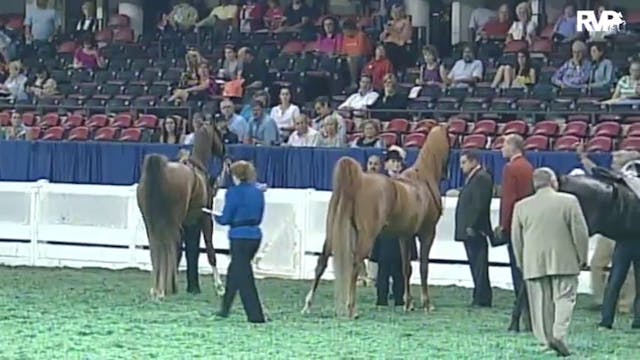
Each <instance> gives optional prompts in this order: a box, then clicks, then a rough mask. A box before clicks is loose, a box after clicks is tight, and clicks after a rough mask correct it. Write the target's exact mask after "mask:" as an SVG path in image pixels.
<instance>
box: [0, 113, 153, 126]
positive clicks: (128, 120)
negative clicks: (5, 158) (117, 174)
mask: <svg viewBox="0 0 640 360" xmlns="http://www.w3.org/2000/svg"><path fill="white" fill-rule="evenodd" d="M22 122H23V124H24V125H25V126H29V127H38V128H49V127H62V128H63V129H71V128H76V127H87V128H90V129H93V128H102V127H114V128H119V129H125V128H144V129H157V128H158V126H159V120H158V117H157V116H156V115H153V114H141V115H139V116H138V117H137V119H134V117H133V116H132V115H131V114H117V115H116V116H114V117H113V118H111V117H109V116H108V115H105V114H94V115H91V116H89V117H88V118H86V117H85V116H84V115H81V114H70V115H68V116H60V115H59V114H58V113H49V114H45V115H43V116H41V117H39V116H36V115H35V114H34V113H24V114H22ZM10 124H11V115H10V114H9V113H7V112H2V113H0V126H9V125H10Z"/></svg>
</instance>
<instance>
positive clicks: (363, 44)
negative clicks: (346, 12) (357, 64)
mask: <svg viewBox="0 0 640 360" xmlns="http://www.w3.org/2000/svg"><path fill="white" fill-rule="evenodd" d="M370 51H371V47H370V46H369V38H367V34H365V33H364V32H362V31H358V32H357V33H356V35H355V36H354V37H349V36H346V35H345V36H344V38H343V39H342V53H343V54H345V55H347V56H363V55H369V53H370Z"/></svg>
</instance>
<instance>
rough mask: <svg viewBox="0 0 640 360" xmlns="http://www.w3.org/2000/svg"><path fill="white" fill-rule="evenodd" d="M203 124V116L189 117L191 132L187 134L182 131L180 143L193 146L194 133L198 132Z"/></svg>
mask: <svg viewBox="0 0 640 360" xmlns="http://www.w3.org/2000/svg"><path fill="white" fill-rule="evenodd" d="M203 124H204V115H202V113H199V112H197V113H195V114H193V116H192V117H191V129H190V130H191V132H189V133H187V131H184V132H183V134H182V141H180V142H181V143H183V144H184V145H193V140H194V139H195V134H196V131H198V130H199V129H200V128H201V127H202V125H203Z"/></svg>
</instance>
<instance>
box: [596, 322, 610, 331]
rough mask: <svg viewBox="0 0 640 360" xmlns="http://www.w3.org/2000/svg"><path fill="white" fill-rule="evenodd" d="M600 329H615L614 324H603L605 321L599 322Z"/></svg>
mask: <svg viewBox="0 0 640 360" xmlns="http://www.w3.org/2000/svg"><path fill="white" fill-rule="evenodd" d="M598 329H599V330H611V329H613V326H611V325H607V324H603V323H599V324H598Z"/></svg>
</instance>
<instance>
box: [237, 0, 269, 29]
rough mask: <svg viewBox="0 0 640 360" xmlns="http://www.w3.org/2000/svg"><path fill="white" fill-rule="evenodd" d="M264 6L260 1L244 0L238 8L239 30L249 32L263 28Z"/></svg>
mask: <svg viewBox="0 0 640 360" xmlns="http://www.w3.org/2000/svg"><path fill="white" fill-rule="evenodd" d="M265 11H266V9H265V7H264V4H263V3H262V2H261V1H257V0H245V1H244V5H242V8H241V9H240V15H239V19H240V32H241V33H244V34H249V33H251V32H254V31H258V30H262V29H263V28H264V19H263V18H264V14H265Z"/></svg>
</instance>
